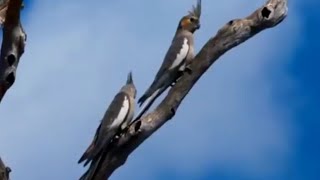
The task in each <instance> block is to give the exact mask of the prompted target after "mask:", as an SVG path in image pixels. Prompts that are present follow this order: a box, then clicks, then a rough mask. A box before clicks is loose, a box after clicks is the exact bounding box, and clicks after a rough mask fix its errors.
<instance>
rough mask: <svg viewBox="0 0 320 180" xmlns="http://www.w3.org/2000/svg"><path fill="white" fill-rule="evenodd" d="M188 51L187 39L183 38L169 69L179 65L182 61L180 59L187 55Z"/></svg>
mask: <svg viewBox="0 0 320 180" xmlns="http://www.w3.org/2000/svg"><path fill="white" fill-rule="evenodd" d="M188 51H189V45H188V39H187V38H184V40H183V45H182V48H181V50H180V52H179V54H177V57H176V59H175V60H174V61H173V63H172V65H171V66H170V68H169V69H173V68H175V67H177V66H179V65H180V64H181V63H182V61H183V60H184V59H185V58H186V57H187V54H188Z"/></svg>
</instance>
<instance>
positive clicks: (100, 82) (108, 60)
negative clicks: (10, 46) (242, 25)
mask: <svg viewBox="0 0 320 180" xmlns="http://www.w3.org/2000/svg"><path fill="white" fill-rule="evenodd" d="M191 3H194V1H191V0H190V1H182V0H177V1H175V2H172V1H171V0H163V1H152V2H151V1H132V2H131V1H130V2H129V1H128V2H127V1H126V2H124V1H97V3H96V4H92V2H90V1H77V2H76V3H75V1H70V2H66V1H61V0H60V1H54V2H53V1H49V0H47V1H41V2H40V1H39V2H37V3H35V4H34V7H32V8H33V9H32V11H30V12H28V13H29V19H28V21H27V22H28V23H27V24H26V30H27V32H28V44H27V49H26V53H25V54H24V56H23V58H22V61H21V64H20V66H19V71H18V77H17V81H16V83H15V85H14V86H13V87H12V89H11V90H10V91H9V93H8V94H7V96H6V97H5V99H4V101H3V104H1V106H2V107H1V109H0V114H2V116H1V117H3V118H1V119H2V121H3V122H4V123H5V124H6V125H5V126H1V127H0V132H1V134H0V135H1V136H0V140H1V142H5V143H1V144H0V149H1V152H0V153H1V156H3V157H4V159H5V160H6V162H8V163H9V165H10V166H12V167H13V170H14V171H13V174H12V176H13V179H18V180H19V179H25V178H26V177H27V178H28V179H47V180H50V179H61V180H62V179H66V180H67V179H75V178H77V177H79V176H80V175H81V173H82V172H83V171H84V169H82V168H81V166H79V165H77V164H76V161H77V160H78V158H79V157H80V155H81V153H82V152H83V151H84V150H85V148H86V147H87V146H88V144H89V142H90V141H91V139H92V137H93V135H94V131H95V128H96V127H97V125H98V123H99V120H100V118H101V117H102V115H103V113H104V111H105V109H106V106H107V105H108V104H109V102H110V101H111V99H112V98H113V96H114V94H115V93H116V92H117V91H118V89H119V87H120V86H121V85H122V84H123V83H124V81H125V78H126V74H127V72H128V71H129V70H133V73H134V79H135V82H136V84H137V87H138V91H139V92H138V93H139V95H141V93H143V91H144V90H145V88H146V87H147V86H148V84H149V83H150V82H151V80H152V78H153V77H152V76H153V75H154V74H155V71H156V70H157V68H158V66H159V65H160V63H161V61H162V58H163V56H164V53H165V51H166V50H167V48H168V46H169V43H170V41H171V38H172V36H173V33H174V30H175V28H176V26H177V21H178V20H179V18H180V17H181V15H183V14H184V13H185V12H187V10H188V9H189V8H190V5H191ZM203 3H204V10H203V12H204V13H203V16H202V19H203V21H202V29H201V30H200V31H199V32H198V33H197V34H196V37H197V49H198V50H199V49H200V47H201V45H202V44H204V43H205V41H206V40H207V39H208V38H209V37H211V36H212V35H213V34H214V33H215V32H216V31H217V29H218V28H219V27H220V26H221V25H223V24H224V23H225V22H227V21H228V20H230V19H231V18H238V17H244V16H246V15H247V14H248V13H250V12H251V11H252V10H254V9H255V8H256V7H258V6H260V5H261V4H262V3H263V1H257V2H254V3H252V1H250V0H245V1H236V0H229V1H228V2H219V3H216V2H213V1H212V2H211V1H204V2H203ZM231 5H232V6H231ZM154 7H157V8H154ZM289 29H290V30H291V33H290V34H288V33H286V32H287V31H288V30H289ZM298 32H299V22H298V18H297V17H296V16H295V15H294V14H291V17H290V18H289V19H288V20H287V21H286V22H284V23H283V24H282V25H280V26H279V28H277V29H275V30H269V31H266V32H264V33H262V34H260V35H259V36H256V37H255V38H254V39H252V40H250V41H248V42H246V43H245V44H243V45H241V46H239V47H238V48H235V49H234V50H232V51H231V52H230V53H227V54H226V55H225V56H223V57H222V58H221V59H220V60H219V61H218V62H217V63H216V64H214V66H213V67H212V68H211V69H210V70H209V71H208V73H207V74H206V75H205V76H204V77H203V78H202V79H201V80H200V81H199V83H198V84H197V85H196V86H195V87H194V89H193V90H192V91H191V93H190V94H189V96H188V97H187V98H186V100H185V101H184V102H183V104H182V106H181V108H180V109H179V111H178V113H177V115H176V117H175V118H174V120H173V121H170V122H169V123H168V124H166V125H165V126H164V127H163V128H162V129H161V130H159V131H158V132H157V133H156V134H155V135H153V136H152V137H151V138H150V139H149V140H147V141H146V143H145V144H143V145H142V146H141V147H140V148H139V149H138V150H137V151H136V152H134V153H133V154H132V156H130V157H129V160H128V163H127V164H126V165H125V166H124V167H122V168H121V169H119V171H117V173H116V174H115V175H114V179H126V177H130V179H156V178H157V177H158V175H159V173H161V172H168V173H170V172H172V173H176V174H185V175H186V174H187V175H190V176H197V175H200V174H203V173H207V172H206V171H207V170H208V168H209V169H210V170H211V171H215V169H219V170H221V169H224V170H226V171H236V172H241V173H243V174H245V175H246V176H250V177H261V176H264V175H266V174H270V173H279V172H280V173H281V171H283V170H284V168H285V166H286V161H287V159H288V158H290V154H291V153H292V152H291V147H292V146H294V141H293V138H292V136H294V134H295V127H294V125H292V122H290V118H291V117H290V116H291V112H290V109H288V108H285V107H284V106H283V105H282V104H281V103H279V102H278V100H277V99H276V97H277V92H278V91H280V90H281V91H291V89H289V88H287V87H293V86H294V84H292V81H291V79H290V77H289V76H288V75H287V74H286V73H284V71H285V65H286V64H287V63H288V58H286V54H288V53H290V51H287V50H284V49H280V47H282V46H283V47H284V48H285V49H292V48H293V47H294V42H295V37H296V34H297V33H298ZM285 46H287V47H285ZM288 46H291V47H288ZM270 74H272V75H270ZM279 83H281V86H279V87H274V85H275V84H279ZM140 171H143V173H139V172H140ZM277 171H279V172H277ZM137 172H138V173H137Z"/></svg>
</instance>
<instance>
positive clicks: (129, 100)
mask: <svg viewBox="0 0 320 180" xmlns="http://www.w3.org/2000/svg"><path fill="white" fill-rule="evenodd" d="M135 96H136V88H135V85H134V83H133V80H132V74H131V72H130V73H129V75H128V78H127V82H126V84H125V85H124V86H123V87H122V88H121V90H120V91H119V92H118V93H117V95H116V96H115V97H114V99H113V101H112V102H111V104H110V105H109V107H108V109H107V111H106V113H105V114H104V117H103V119H102V121H101V123H100V125H99V127H98V128H97V130H96V133H95V136H94V139H93V141H92V143H91V144H90V146H89V147H88V148H87V150H86V151H85V152H84V154H83V155H82V157H81V158H80V160H79V161H78V163H81V162H83V161H86V162H85V164H84V166H86V165H87V164H88V163H89V162H92V161H96V160H98V159H99V156H100V155H101V153H102V152H104V150H105V149H107V148H108V146H109V144H110V142H111V141H112V140H113V139H114V137H115V135H116V134H118V133H119V132H120V131H122V130H124V129H125V128H126V127H127V126H128V125H129V123H130V122H131V120H132V118H133V115H134V105H135V102H134V99H135ZM90 168H91V167H90Z"/></svg>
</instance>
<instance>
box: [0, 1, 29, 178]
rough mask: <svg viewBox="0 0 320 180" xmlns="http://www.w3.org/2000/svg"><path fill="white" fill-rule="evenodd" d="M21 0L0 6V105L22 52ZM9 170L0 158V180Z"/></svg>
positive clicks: (7, 2)
mask: <svg viewBox="0 0 320 180" xmlns="http://www.w3.org/2000/svg"><path fill="white" fill-rule="evenodd" d="M21 5H22V0H5V1H4V2H3V4H1V5H0V24H1V25H3V39H2V46H1V54H0V103H1V100H2V98H3V96H4V95H5V93H6V92H7V90H8V89H9V88H10V87H11V86H12V84H13V83H14V80H15V76H16V70H17V67H18V63H19V59H20V57H21V55H22V54H23V52H24V47H25V41H26V37H27V36H26V34H25V32H24V31H23V28H22V26H21V23H20V9H21ZM10 172H11V169H10V168H9V167H6V166H5V165H4V163H3V162H2V160H1V158H0V180H9V173H10Z"/></svg>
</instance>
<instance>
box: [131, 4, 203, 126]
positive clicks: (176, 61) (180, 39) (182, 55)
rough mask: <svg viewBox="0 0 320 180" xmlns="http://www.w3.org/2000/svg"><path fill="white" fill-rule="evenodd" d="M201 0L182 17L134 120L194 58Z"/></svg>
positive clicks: (174, 80) (140, 101)
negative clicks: (195, 34)
mask: <svg viewBox="0 0 320 180" xmlns="http://www.w3.org/2000/svg"><path fill="white" fill-rule="evenodd" d="M200 15H201V0H198V1H197V5H196V6H193V8H192V11H189V14H188V15H186V16H184V17H182V18H181V20H180V22H179V25H178V28H177V30H176V34H175V36H174V37H173V40H172V43H171V46H170V48H169V49H168V51H167V54H166V56H165V58H164V60H163V63H162V65H161V67H160V69H159V70H158V73H157V75H156V77H155V79H154V81H153V82H152V84H151V86H150V87H149V88H148V90H147V91H146V92H145V93H144V95H143V96H142V97H141V98H140V99H139V100H138V103H139V104H140V107H141V106H142V107H141V108H140V109H141V110H140V112H139V113H138V115H137V117H136V118H135V120H137V119H139V118H140V117H141V116H142V115H143V114H144V113H145V112H146V111H147V110H148V109H149V108H150V106H151V105H152V103H153V102H154V101H155V100H156V98H157V97H159V96H160V95H161V94H162V93H163V92H164V91H165V90H166V89H167V88H168V87H169V86H171V85H172V84H174V83H175V82H176V80H177V79H178V78H179V77H180V76H181V74H182V72H183V71H184V70H185V67H186V66H188V64H189V63H190V62H191V60H192V59H193V58H194V33H195V31H196V30H198V29H199V28H200Z"/></svg>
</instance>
